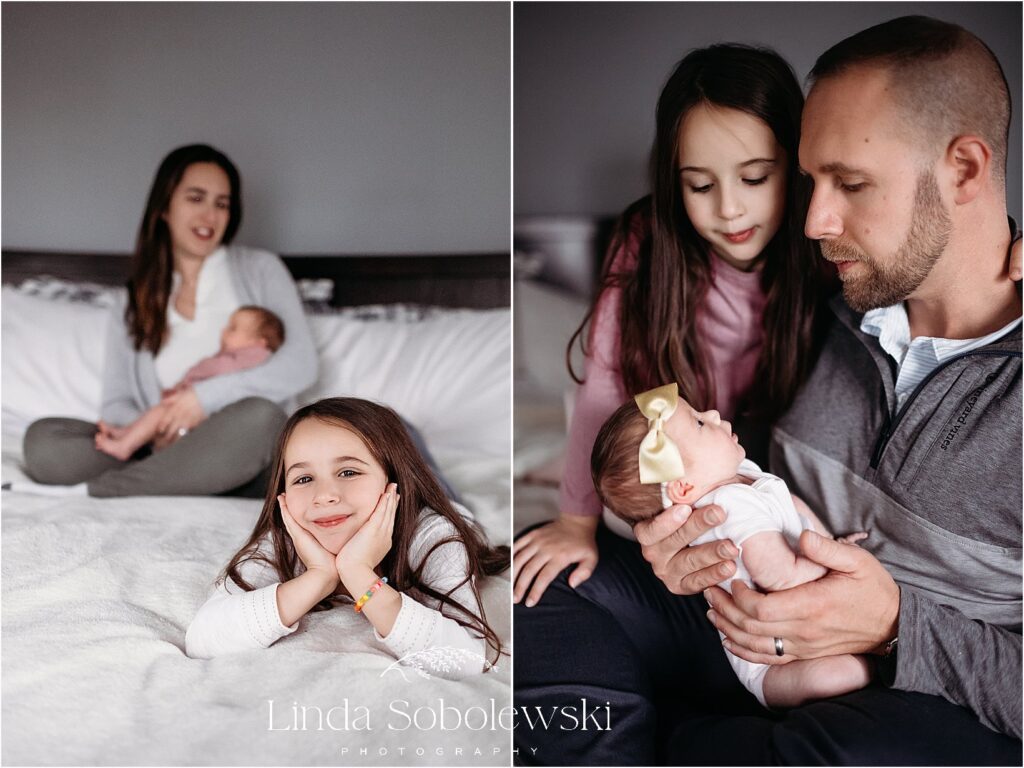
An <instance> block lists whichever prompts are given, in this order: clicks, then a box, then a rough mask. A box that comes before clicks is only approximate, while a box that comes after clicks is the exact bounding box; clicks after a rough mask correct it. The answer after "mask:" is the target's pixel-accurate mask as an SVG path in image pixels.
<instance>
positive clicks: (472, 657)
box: [185, 509, 488, 679]
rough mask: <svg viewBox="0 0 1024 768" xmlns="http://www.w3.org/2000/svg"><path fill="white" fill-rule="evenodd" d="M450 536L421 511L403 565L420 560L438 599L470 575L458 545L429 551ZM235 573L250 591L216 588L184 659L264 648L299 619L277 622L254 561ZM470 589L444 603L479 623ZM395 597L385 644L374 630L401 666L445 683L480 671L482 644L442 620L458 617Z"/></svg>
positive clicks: (268, 571)
mask: <svg viewBox="0 0 1024 768" xmlns="http://www.w3.org/2000/svg"><path fill="white" fill-rule="evenodd" d="M460 511H461V510H460ZM454 536H457V530H456V528H455V526H454V525H452V523H451V522H449V521H448V520H447V519H445V518H444V517H442V516H441V515H439V514H437V513H436V512H434V511H433V510H431V509H424V510H423V511H422V513H421V515H420V522H419V525H418V527H417V529H416V533H415V534H414V536H413V539H412V543H411V545H410V552H409V562H410V563H411V564H412V566H413V567H414V568H417V567H419V565H420V564H421V563H423V560H424V558H426V563H425V565H424V568H423V582H424V583H425V584H426V585H428V586H429V587H431V588H432V589H434V590H435V591H437V592H440V593H441V594H446V593H448V591H449V590H451V589H453V588H454V587H455V586H456V585H457V584H459V583H460V582H461V581H463V580H464V579H465V578H466V574H467V573H468V572H469V559H468V557H467V554H466V548H465V546H464V545H463V544H462V542H461V541H459V540H456V541H452V542H448V543H445V544H441V545H440V546H438V547H437V549H434V550H433V552H431V549H433V547H434V546H435V545H436V544H438V542H440V541H443V540H444V539H447V538H449V537H454ZM267 546H268V543H262V544H261V545H260V547H261V549H263V551H266V547H267ZM240 568H241V571H242V576H243V578H245V580H246V581H248V582H249V583H250V584H251V585H252V586H254V587H256V589H254V590H253V591H251V592H246V591H244V590H243V589H242V588H241V587H239V586H238V585H237V584H236V583H235V582H234V581H232V580H230V579H226V580H225V581H223V582H220V583H218V584H216V585H215V586H214V588H213V591H212V593H211V595H210V597H209V598H208V599H207V601H206V602H205V603H204V604H203V606H202V607H201V608H200V609H199V612H198V613H197V614H196V617H195V618H194V619H193V620H192V624H191V625H190V626H189V628H188V632H187V633H186V634H185V653H186V654H187V655H188V656H190V657H192V658H195V659H211V658H213V657H215V656H220V655H223V654H228V653H238V652H240V651H248V650H253V649H257V648H266V647H268V646H269V645H271V644H272V643H274V642H276V641H277V640H279V639H281V638H282V637H284V636H285V635H289V634H291V633H293V632H295V630H296V629H298V627H299V624H300V623H301V622H302V620H301V619H300V620H299V621H297V622H296V623H295V624H293V625H292V626H290V627H289V626H285V625H284V624H283V623H282V621H281V615H280V613H279V612H278V608H277V588H278V586H280V582H279V581H278V578H277V574H276V572H275V571H274V570H273V569H272V568H271V567H270V566H268V565H267V564H266V563H263V562H261V561H258V560H248V561H246V562H244V563H243V564H242V565H241V566H240ZM471 584H472V580H470V581H467V582H466V583H465V584H463V585H462V586H460V587H458V588H457V589H455V591H454V592H452V593H451V597H452V598H453V599H454V600H457V601H458V602H459V603H460V604H461V605H464V606H465V607H466V608H468V609H469V610H471V611H473V612H474V613H475V614H476V615H477V616H481V615H482V613H483V611H482V608H481V606H480V603H479V601H478V600H477V598H476V595H475V594H474V592H473V588H472V586H471ZM401 598H402V607H401V609H400V610H399V612H398V616H397V617H396V618H395V623H394V626H393V627H392V628H391V631H390V632H389V633H388V635H387V637H382V636H381V635H380V633H378V632H377V631H376V630H374V636H375V637H376V638H377V640H378V641H380V642H381V643H382V644H383V645H384V647H385V648H387V650H388V651H389V652H390V653H392V654H393V655H394V656H395V657H396V658H397V659H399V661H400V662H401V663H404V664H409V665H411V666H417V667H419V668H421V669H423V670H424V671H426V672H428V673H429V674H431V675H436V676H438V677H445V678H449V679H459V678H462V677H467V676H470V675H475V674H480V673H481V672H483V671H484V669H485V661H486V655H487V652H488V647H487V643H486V641H485V640H484V639H483V638H482V637H480V636H479V635H478V634H477V633H475V632H473V631H471V630H469V629H467V628H466V627H463V626H462V625H461V624H459V623H458V622H456V621H454V620H453V619H452V618H450V616H449V615H448V614H450V615H453V616H454V615H457V614H458V612H457V611H455V610H454V609H452V608H450V607H449V606H445V607H444V609H443V611H442V610H439V609H438V602H437V601H436V600H432V599H430V598H424V600H425V601H426V603H427V604H424V603H420V602H417V601H416V600H414V599H412V598H411V597H409V596H408V595H406V594H405V593H401ZM462 618H463V619H464V618H465V617H462Z"/></svg>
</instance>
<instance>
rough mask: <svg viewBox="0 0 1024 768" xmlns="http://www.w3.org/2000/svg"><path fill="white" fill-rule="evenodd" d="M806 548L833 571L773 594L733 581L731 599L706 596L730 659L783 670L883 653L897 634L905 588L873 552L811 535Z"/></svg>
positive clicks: (804, 538)
mask: <svg viewBox="0 0 1024 768" xmlns="http://www.w3.org/2000/svg"><path fill="white" fill-rule="evenodd" d="M800 550H801V553H802V554H803V555H804V556H805V557H807V558H808V559H809V560H813V561H814V562H816V563H818V564H820V565H823V566H825V567H826V568H828V569H829V571H828V573H827V574H826V575H825V576H823V577H822V578H820V579H818V580H817V581H813V582H809V583H807V584H802V585H800V586H798V587H794V588H792V589H787V590H783V591H781V592H772V593H769V594H762V593H760V592H757V591H756V590H753V589H751V588H749V587H748V586H747V585H746V584H743V583H742V582H740V581H734V582H733V583H732V588H733V594H732V596H730V595H729V593H728V592H726V591H725V590H724V589H721V588H720V587H716V586H712V587H709V588H708V589H707V590H706V591H705V593H704V595H705V597H706V598H707V599H708V602H709V604H710V605H711V607H712V611H711V613H710V618H711V619H712V622H713V623H714V625H715V627H716V628H717V629H718V630H719V631H720V632H722V633H724V634H725V636H726V638H727V639H728V645H727V646H726V647H727V648H728V649H729V650H730V651H731V652H732V653H734V654H735V655H736V656H739V657H740V658H742V659H746V660H747V661H751V662H754V663H758V664H780V663H786V662H789V661H792V660H794V659H813V658H819V657H822V656H835V655H839V654H846V653H851V654H858V653H872V652H877V651H878V650H880V649H881V648H882V647H883V646H884V645H885V643H887V642H888V641H890V640H892V639H893V638H894V637H895V636H896V629H897V625H898V621H899V607H900V591H899V587H898V586H897V585H896V582H895V581H893V579H892V576H890V575H889V572H888V571H887V570H886V569H885V567H884V566H883V565H882V564H881V563H880V562H879V561H878V560H877V559H876V558H875V557H874V556H873V555H872V554H871V553H870V552H867V551H866V550H863V549H861V548H860V547H857V546H855V545H854V544H851V543H844V542H840V541H834V540H832V539H829V538H827V537H824V536H820V535H818V534H816V533H814V532H813V531H804V533H803V534H802V535H801V537H800ZM775 638H781V639H782V641H783V647H784V649H785V655H784V656H781V657H780V656H777V655H776V653H775Z"/></svg>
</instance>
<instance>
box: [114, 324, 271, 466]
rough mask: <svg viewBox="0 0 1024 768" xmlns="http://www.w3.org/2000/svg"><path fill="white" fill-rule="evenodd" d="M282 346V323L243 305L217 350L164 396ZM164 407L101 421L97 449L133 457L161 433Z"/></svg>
mask: <svg viewBox="0 0 1024 768" xmlns="http://www.w3.org/2000/svg"><path fill="white" fill-rule="evenodd" d="M282 344H284V324H283V323H282V322H281V319H280V318H279V317H278V316H277V315H275V314H274V313H273V312H271V311H270V310H269V309H264V308H263V307H256V306H244V307H240V308H239V309H236V310H235V311H234V313H233V314H232V315H231V317H230V319H229V320H228V324H227V327H225V328H224V330H223V331H222V332H221V335H220V351H219V352H218V353H217V354H216V355H211V356H210V357H204V358H203V359H202V360H200V361H199V362H198V363H196V364H195V365H193V366H192V367H191V368H189V369H188V371H187V372H186V373H185V376H184V377H183V378H182V380H181V381H179V382H178V383H177V384H175V385H174V387H172V388H171V389H169V390H167V391H165V392H164V393H163V395H164V397H165V398H166V397H168V396H169V395H173V394H175V393H177V392H180V391H182V390H183V389H187V388H188V387H190V386H192V385H193V384H195V383H196V382H198V381H203V380H204V379H212V378H213V377H214V376H223V375H224V374H228V373H234V372H236V371H243V370H245V369H247V368H255V367H256V366H257V365H262V364H263V363H264V362H266V360H267V358H268V357H270V356H271V355H272V354H273V353H274V352H276V351H277V350H278V349H279V348H280V347H281V345H282ZM164 411H165V407H164V404H163V403H161V404H160V405H155V406H153V407H152V408H150V409H149V410H148V411H146V412H145V413H144V414H142V415H141V416H140V417H139V418H138V419H136V420H135V421H133V422H132V423H131V424H128V425H127V426H123V427H115V426H113V425H111V424H107V423H105V422H103V421H100V422H99V423H98V424H97V427H98V429H99V431H98V432H97V433H96V448H97V449H99V450H101V451H103V452H104V453H106V454H109V455H111V456H113V457H115V458H118V459H121V460H122V461H127V460H128V459H129V458H130V457H131V456H132V454H134V453H135V452H136V451H137V450H139V448H141V447H143V446H144V445H148V444H149V443H150V442H152V441H153V440H154V439H156V437H157V436H158V435H159V434H160V432H161V426H162V424H161V422H162V421H163V418H164Z"/></svg>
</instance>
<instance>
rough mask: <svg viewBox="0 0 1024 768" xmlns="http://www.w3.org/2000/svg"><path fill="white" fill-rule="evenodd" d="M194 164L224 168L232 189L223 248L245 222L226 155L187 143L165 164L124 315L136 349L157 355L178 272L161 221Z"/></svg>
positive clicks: (143, 227)
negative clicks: (172, 196)
mask: <svg viewBox="0 0 1024 768" xmlns="http://www.w3.org/2000/svg"><path fill="white" fill-rule="evenodd" d="M194 163H214V164H216V165H218V166H220V168H221V169H222V170H223V171H224V173H226V174H227V176H228V181H229V182H230V184H231V201H230V203H229V204H228V225H227V228H226V229H225V230H224V237H222V238H221V243H222V244H223V245H227V244H228V243H230V242H231V240H232V238H234V236H235V233H236V232H237V231H238V226H239V224H241V223H242V180H241V178H239V176H238V169H237V168H235V165H234V163H232V162H231V161H230V160H229V159H228V158H227V155H225V154H224V153H222V152H219V151H217V150H216V149H214V148H213V147H210V146H207V145H206V144H189V145H188V146H185V147H178V148H177V149H175V150H174V151H172V152H171V153H170V154H169V155H167V157H165V158H164V159H163V162H161V163H160V167H159V168H158V169H157V171H156V177H155V178H154V179H153V185H152V186H151V187H150V189H149V198H148V199H147V200H146V210H145V211H144V212H143V214H142V223H141V224H140V225H139V234H138V237H137V238H136V241H135V253H134V255H133V257H132V275H131V277H130V278H129V279H128V306H127V307H126V308H125V312H124V320H125V323H126V324H127V325H128V333H129V334H130V335H131V337H132V340H133V342H134V345H135V349H136V350H142V349H147V350H149V351H150V352H152V353H153V354H154V355H155V354H156V353H157V352H159V351H160V347H161V346H162V345H163V343H164V332H165V330H166V328H167V302H168V301H169V300H170V297H171V275H172V274H173V273H174V255H173V253H172V252H171V233H170V230H169V229H168V228H167V222H166V221H164V218H163V216H164V214H165V213H167V208H168V206H169V205H170V202H171V195H172V194H174V190H175V189H177V187H178V184H179V183H180V182H181V177H182V176H184V175H185V170H186V169H187V168H188V167H189V166H190V165H193V164H194Z"/></svg>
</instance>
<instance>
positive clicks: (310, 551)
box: [277, 493, 338, 590]
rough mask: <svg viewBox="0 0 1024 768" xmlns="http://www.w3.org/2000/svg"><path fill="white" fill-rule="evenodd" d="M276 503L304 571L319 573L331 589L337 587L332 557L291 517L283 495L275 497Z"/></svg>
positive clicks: (336, 575) (336, 576)
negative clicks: (326, 580)
mask: <svg viewBox="0 0 1024 768" xmlns="http://www.w3.org/2000/svg"><path fill="white" fill-rule="evenodd" d="M277 503H278V504H280V505H281V520H282V521H284V527H285V530H287V531H288V535H289V536H290V537H291V539H292V544H293V545H294V546H295V554H297V555H298V556H299V560H301V561H302V564H303V565H304V566H306V570H307V571H319V572H320V573H322V574H324V576H325V577H327V579H328V580H329V581H330V582H331V583H332V584H333V587H336V586H338V574H337V572H336V571H335V569H334V555H332V554H331V553H330V552H328V551H327V550H326V549H324V548H323V546H322V545H321V544H320V542H319V541H317V540H316V537H315V536H314V535H313V534H311V533H310V532H309V531H307V530H306V529H305V528H303V527H302V526H301V525H299V523H298V521H296V520H295V518H294V517H292V513H291V512H289V511H288V503H287V502H286V501H285V497H284V494H283V493H282V494H281V495H280V496H278V497H277ZM333 587H332V590H333Z"/></svg>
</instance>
